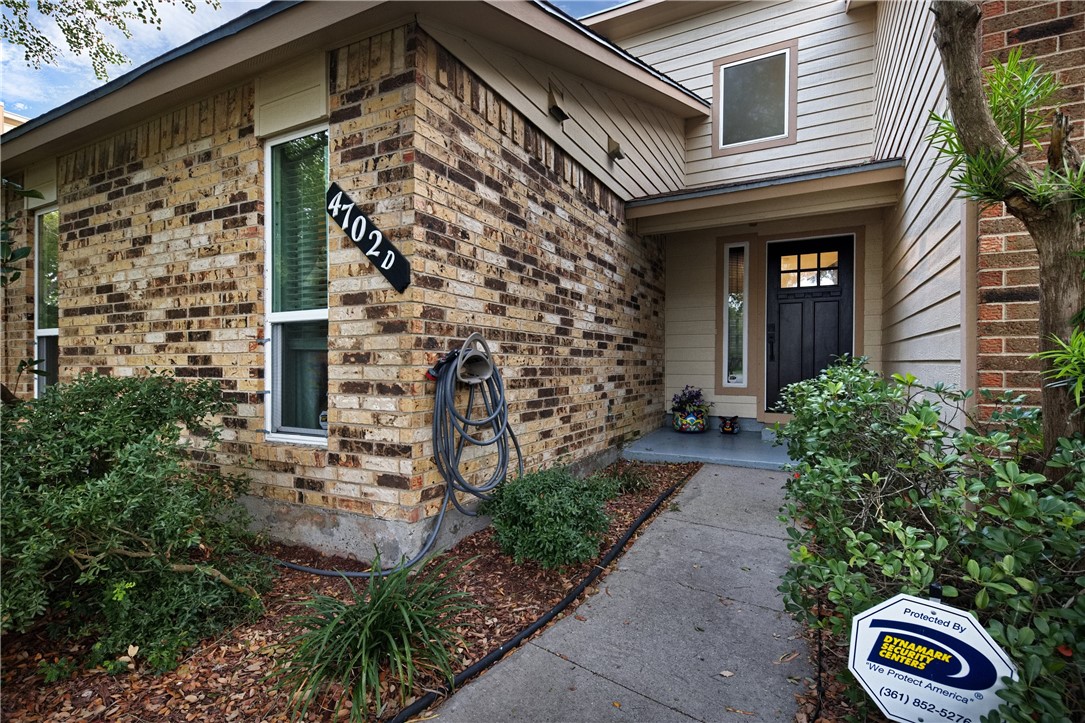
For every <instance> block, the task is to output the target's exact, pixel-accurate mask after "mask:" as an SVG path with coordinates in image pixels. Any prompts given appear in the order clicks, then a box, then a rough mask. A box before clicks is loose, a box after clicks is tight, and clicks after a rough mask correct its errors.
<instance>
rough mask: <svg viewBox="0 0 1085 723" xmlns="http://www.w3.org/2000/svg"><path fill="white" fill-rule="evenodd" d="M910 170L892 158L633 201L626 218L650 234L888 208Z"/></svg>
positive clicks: (901, 161)
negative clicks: (907, 171) (906, 170)
mask: <svg viewBox="0 0 1085 723" xmlns="http://www.w3.org/2000/svg"><path fill="white" fill-rule="evenodd" d="M904 171H905V169H904V162H903V160H901V159H890V160H886V161H878V162H875V163H870V164H864V165H862V166H852V167H847V168H840V169H830V170H826V171H818V172H812V173H804V174H801V175H797V176H792V177H785V178H777V179H765V180H761V181H756V182H751V183H743V184H734V185H732V186H722V187H718V188H708V189H700V190H697V191H689V192H683V193H678V194H669V195H668V196H663V197H656V198H646V199H638V200H636V201H632V202H630V203H629V204H627V205H626V213H625V216H626V219H627V220H629V221H634V222H635V223H636V229H637V232H638V233H641V234H645V235H650V234H663V233H674V232H678V231H694V230H698V229H705V228H714V227H717V226H730V225H734V224H741V223H757V222H760V221H770V220H782V219H788V218H801V217H806V216H819V215H823V214H827V213H836V212H839V211H860V210H865V209H871V208H884V207H887V206H893V205H895V204H896V203H897V201H899V200H900V194H901V190H902V188H903V184H904Z"/></svg>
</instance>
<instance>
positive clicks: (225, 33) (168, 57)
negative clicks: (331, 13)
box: [0, 0, 304, 143]
mask: <svg viewBox="0 0 1085 723" xmlns="http://www.w3.org/2000/svg"><path fill="white" fill-rule="evenodd" d="M303 1H304V0H274V1H273V2H269V3H268V4H267V5H261V6H260V7H258V8H256V9H254V10H250V11H249V12H247V13H245V14H244V15H239V16H237V17H236V18H234V19H233V20H230V21H229V22H227V23H225V24H224V25H221V26H219V27H217V28H215V29H214V30H211V31H210V32H207V33H204V34H203V35H200V36H199V37H196V38H193V39H192V40H190V41H188V42H187V43H185V44H183V45H178V46H177V47H176V48H174V49H172V50H169V51H166V52H165V53H163V54H162V55H159V56H158V57H157V58H153V59H152V60H148V61H147V62H146V63H143V64H142V65H140V66H138V67H136V68H133V69H132V70H130V71H128V72H127V73H125V74H124V75H121V76H118V77H117V78H114V79H113V80H111V81H109V82H108V83H105V84H104V85H100V86H98V87H97V88H95V89H94V90H91V91H89V92H87V93H84V94H83V95H81V96H79V97H77V98H73V99H72V100H70V101H68V102H67V103H64V104H63V105H59V106H57V107H56V108H53V109H52V110H49V111H46V112H45V113H42V114H41V115H39V116H36V117H34V118H32V119H30V120H29V121H27V122H26V123H24V124H22V125H21V126H19V127H17V128H13V129H11V130H10V131H8V132H7V133H4V134H3V135H2V136H0V143H3V142H7V141H12V140H15V139H16V138H20V137H22V136H23V135H25V134H27V133H29V132H31V131H33V130H35V129H36V128H40V127H42V126H44V125H47V124H48V123H51V122H52V121H54V120H56V119H57V118H60V117H62V116H65V115H67V114H69V113H71V112H73V111H77V110H79V109H80V108H83V107H85V106H88V105H90V104H91V103H93V102H94V101H96V100H99V99H100V98H104V97H105V96H107V95H109V94H111V93H114V92H116V91H118V90H120V89H121V88H124V87H125V86H127V85H130V84H132V83H134V82H135V81H137V80H139V79H140V78H142V77H143V76H144V75H146V74H148V73H150V72H151V71H153V70H156V69H158V68H160V67H162V66H163V65H165V64H167V63H170V62H172V61H174V60H177V59H178V58H181V57H184V56H186V55H189V54H190V53H194V52H196V51H197V50H199V49H200V48H204V47H206V46H208V45H211V44H212V43H216V42H218V41H219V40H222V39H224V38H228V37H230V36H233V35H236V34H237V33H240V32H242V31H243V30H246V29H247V28H250V27H252V26H253V25H256V24H257V23H260V22H262V21H264V20H266V19H268V18H270V17H272V16H273V15H278V14H279V13H281V12H283V11H284V10H289V9H290V8H292V7H294V6H296V5H301V4H302V2H303Z"/></svg>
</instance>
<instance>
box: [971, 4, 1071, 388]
mask: <svg viewBox="0 0 1085 723" xmlns="http://www.w3.org/2000/svg"><path fill="white" fill-rule="evenodd" d="M983 16H984V17H983V21H982V30H981V32H982V33H983V49H984V65H989V64H990V62H991V60H992V59H993V58H998V59H999V60H1005V58H1006V56H1007V55H1008V54H1009V52H1010V50H1012V49H1014V48H1020V49H1021V50H1022V53H1023V54H1024V55H1025V57H1034V58H1036V59H1037V60H1038V61H1039V63H1040V64H1041V65H1042V66H1043V69H1044V70H1046V71H1048V72H1054V73H1055V74H1056V77H1057V78H1058V80H1059V82H1060V83H1061V84H1062V85H1063V90H1062V91H1061V93H1060V95H1059V96H1058V98H1057V99H1056V105H1058V106H1059V107H1061V108H1062V109H1063V112H1065V113H1067V114H1068V115H1069V116H1070V117H1071V118H1072V119H1073V122H1074V129H1073V134H1072V140H1073V142H1074V143H1075V144H1076V145H1077V147H1078V148H1079V149H1081V148H1085V144H1083V143H1082V139H1083V138H1085V3H1083V2H1080V1H1067V0H1062V1H1061V2H1034V1H1014V0H996V1H994V2H985V3H984V5H983ZM1044 152H1046V148H1045V149H1044V151H1043V152H1037V151H1035V150H1030V151H1029V153H1030V156H1031V157H1033V158H1034V159H1035V160H1036V162H1037V167H1040V165H1041V164H1042V158H1043V153H1044ZM979 233H980V238H979V279H978V283H979V321H978V326H977V333H978V352H979V354H978V360H977V361H978V363H977V373H978V381H977V384H978V386H979V387H980V388H981V389H990V390H993V391H995V392H1001V391H1002V390H1006V389H1012V390H1015V391H1017V392H1022V393H1024V394H1025V395H1026V396H1027V398H1028V400H1029V402H1030V403H1033V404H1039V401H1040V385H1041V377H1040V374H1039V371H1038V370H1039V364H1038V363H1037V362H1036V361H1034V360H1032V359H1030V358H1029V356H1030V355H1032V354H1035V353H1036V352H1037V351H1038V350H1039V342H1038V336H1039V320H1038V317H1039V291H1038V286H1037V284H1038V282H1039V267H1038V260H1037V257H1036V249H1035V246H1034V245H1033V243H1032V238H1031V237H1030V236H1029V235H1028V233H1026V232H1025V230H1024V226H1023V225H1022V224H1021V223H1020V222H1019V221H1017V219H1015V218H1013V217H1012V216H1010V215H1009V214H1007V213H1006V211H1005V208H1004V207H1003V206H1002V204H999V205H997V206H994V207H991V208H988V209H986V210H985V211H984V212H983V213H982V214H981V216H980V221H979Z"/></svg>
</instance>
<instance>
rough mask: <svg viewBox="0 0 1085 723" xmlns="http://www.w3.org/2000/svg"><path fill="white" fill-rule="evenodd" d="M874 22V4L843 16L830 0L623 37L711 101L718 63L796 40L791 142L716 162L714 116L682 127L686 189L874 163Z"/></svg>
mask: <svg viewBox="0 0 1085 723" xmlns="http://www.w3.org/2000/svg"><path fill="white" fill-rule="evenodd" d="M874 18H875V9H874V8H873V7H865V8H860V9H857V10H853V11H852V12H850V13H845V12H844V9H843V3H840V2H835V1H834V0H826V1H824V2H801V3H799V2H777V3H765V2H746V3H736V4H734V5H730V6H727V7H724V8H718V9H715V10H712V11H711V12H706V13H704V14H701V15H698V16H696V17H693V18H687V19H685V20H682V21H680V22H678V23H674V24H671V25H668V26H665V27H662V28H657V29H653V30H651V31H649V32H647V33H642V34H639V35H636V36H633V37H630V38H624V39H623V40H622V45H623V47H625V48H626V49H627V50H628V51H629V52H631V53H632V54H633V55H636V56H637V57H639V58H641V59H642V60H644V61H645V62H647V63H650V64H651V65H653V66H655V67H656V68H658V69H659V70H661V71H662V72H664V73H666V74H667V75H668V76H670V77H671V78H673V79H674V80H676V81H678V82H680V83H682V84H683V85H685V86H686V87H687V88H689V89H690V90H692V91H694V92H695V93H697V94H699V95H700V96H702V97H704V98H709V99H711V98H712V96H713V92H714V83H713V77H712V64H713V62H714V61H716V60H719V59H720V58H723V57H726V56H730V55H734V54H736V53H741V52H745V51H748V50H754V49H756V48H761V47H765V46H768V45H772V44H773V43H779V42H784V41H789V40H794V39H798V42H799V52H798V76H799V77H798V111H797V113H798V118H797V119H796V127H797V131H798V133H797V142H796V143H795V144H792V145H785V146H778V147H775V148H764V149H759V150H751V151H749V152H747V153H734V154H731V155H727V156H723V157H713V155H712V150H713V146H712V143H713V138H712V119H711V117H709V118H705V119H704V120H702V121H691V122H690V123H689V124H688V127H687V135H686V148H685V160H686V179H685V182H686V185H687V186H688V187H696V186H712V185H718V184H721V183H733V182H739V181H745V180H750V179H754V178H764V177H766V176H773V175H783V174H789V173H797V172H802V171H811V170H817V169H820V168H833V167H837V166H845V165H851V164H856V163H862V162H865V161H868V160H870V158H871V157H872V155H873V151H874V136H873V128H874V122H873V117H874V116H873V114H872V113H871V106H870V104H871V102H872V101H873V93H874V80H873V67H874V57H875V55H874Z"/></svg>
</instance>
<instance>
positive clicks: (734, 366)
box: [724, 246, 746, 384]
mask: <svg viewBox="0 0 1085 723" xmlns="http://www.w3.org/2000/svg"><path fill="white" fill-rule="evenodd" d="M725 311H726V319H727V361H726V363H727V366H726V368H725V369H724V373H725V379H726V383H727V384H743V383H745V379H746V321H745V317H746V248H745V247H744V246H731V247H730V248H728V249H727V308H726V310H725Z"/></svg>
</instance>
